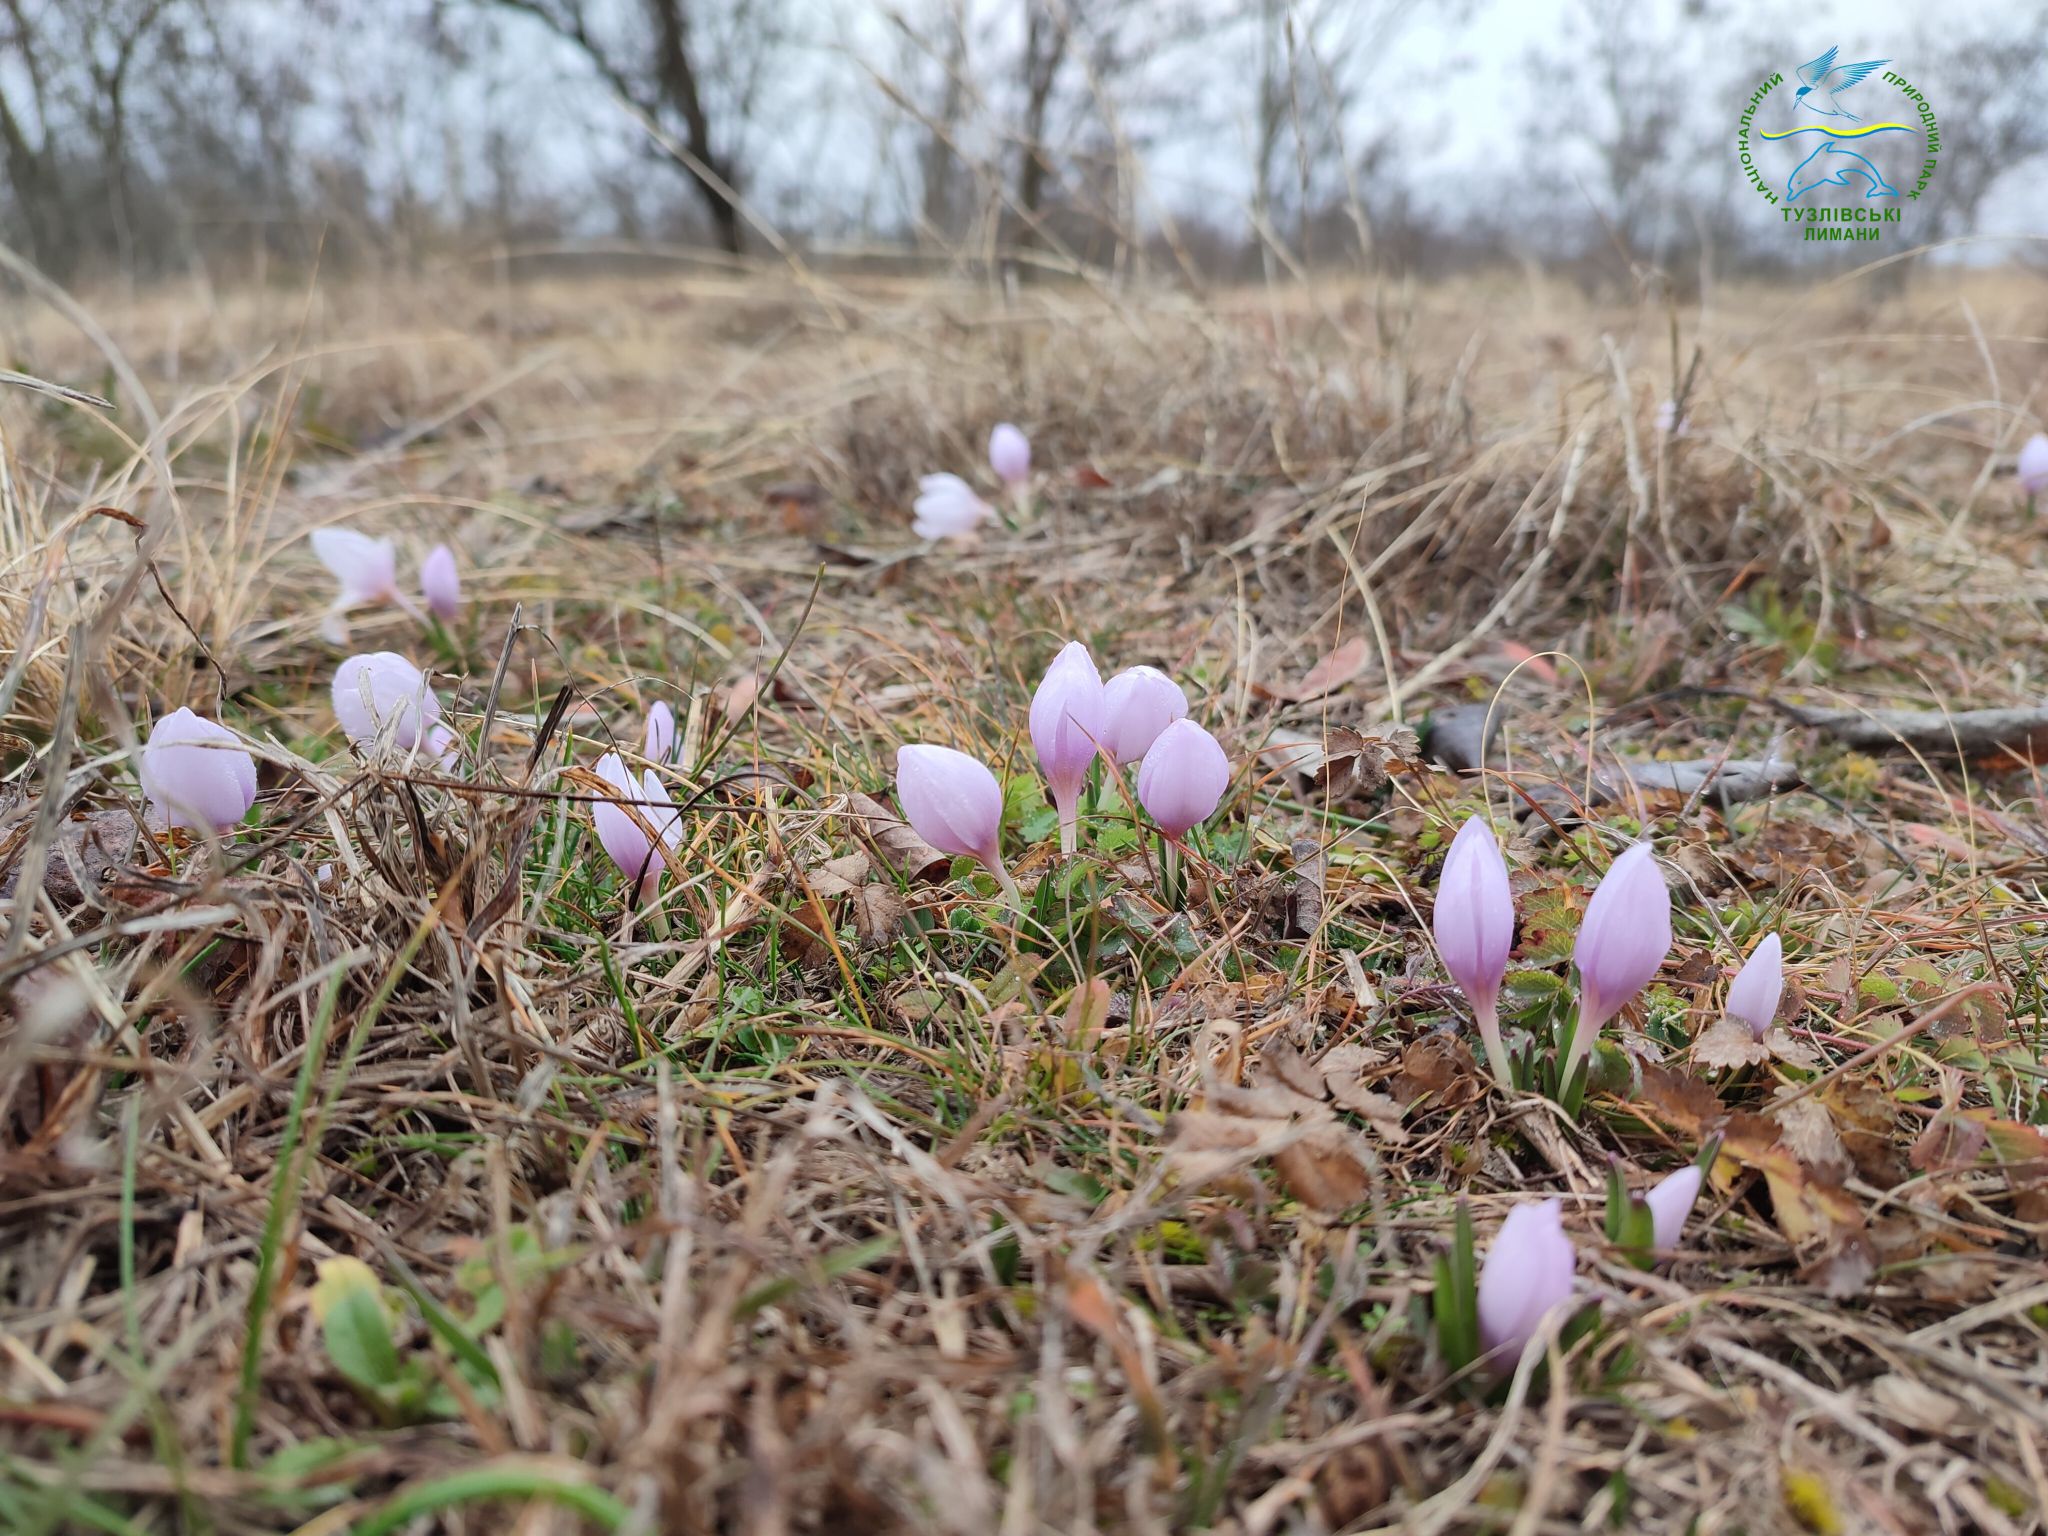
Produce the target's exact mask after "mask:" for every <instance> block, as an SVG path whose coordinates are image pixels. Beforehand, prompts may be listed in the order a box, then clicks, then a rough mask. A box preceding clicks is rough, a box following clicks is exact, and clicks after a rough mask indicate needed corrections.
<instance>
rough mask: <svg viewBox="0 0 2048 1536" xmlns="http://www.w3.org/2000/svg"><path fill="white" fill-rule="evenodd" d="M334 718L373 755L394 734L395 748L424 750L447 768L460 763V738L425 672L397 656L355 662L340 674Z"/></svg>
mask: <svg viewBox="0 0 2048 1536" xmlns="http://www.w3.org/2000/svg"><path fill="white" fill-rule="evenodd" d="M333 697H334V717H335V718H336V719H337V720H339V721H340V722H341V729H342V732H343V734H345V735H346V736H347V737H348V739H349V740H350V741H351V742H353V743H354V744H355V745H356V746H357V747H359V748H362V749H364V750H366V751H367V750H369V749H371V748H373V747H375V746H376V745H377V744H378V743H379V742H380V741H382V740H383V739H384V738H385V734H386V732H389V735H390V740H391V743H392V745H394V746H396V747H397V748H399V750H401V751H405V752H410V751H412V750H413V749H414V748H415V747H418V748H420V749H421V750H422V751H424V752H425V753H426V754H427V755H428V756H430V757H433V758H436V759H438V760H439V761H440V763H441V765H442V766H443V767H450V766H453V764H454V761H455V733H454V732H452V731H450V730H449V729H448V727H447V726H445V725H443V724H442V723H441V701H440V699H438V698H436V697H435V695H434V690H433V689H432V688H430V687H428V686H427V679H426V676H425V674H424V673H422V672H421V671H420V669H419V668H418V667H416V666H414V665H413V664H412V663H411V662H409V661H407V660H406V659H405V658H404V657H403V656H401V655H399V654H398V653H397V652H396V651H369V652H366V653H364V654H363V655H360V656H351V657H349V659H348V660H346V661H344V662H343V663H342V664H341V665H340V666H339V667H337V668H335V670H334V690H333Z"/></svg>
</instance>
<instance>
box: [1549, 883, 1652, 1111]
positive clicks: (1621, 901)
mask: <svg viewBox="0 0 2048 1536" xmlns="http://www.w3.org/2000/svg"><path fill="white" fill-rule="evenodd" d="M1670 952H1671V893H1670V891H1668V890H1667V889H1665V886H1664V874H1663V871H1661V870H1660V869H1658V867H1657V857H1656V855H1655V854H1654V853H1653V852H1651V849H1650V845H1649V844H1648V843H1636V844H1634V845H1632V846H1631V847H1630V848H1629V849H1628V850H1627V851H1626V852H1624V853H1623V854H1622V855H1621V857H1620V858H1618V859H1616V860H1615V861H1614V862H1613V863H1612V864H1611V865H1609V866H1608V869H1607V875H1606V878H1604V879H1603V880H1602V881H1601V882H1600V884H1599V886H1598V887H1597V888H1596V889H1595V890H1594V892H1593V899H1592V900H1591V901H1589V902H1587V903H1586V916H1585V920H1584V921H1583V922H1581V923H1580V924H1579V938H1578V943H1577V944H1576V945H1575V946H1574V947H1573V949H1572V961H1573V963H1574V964H1576V965H1577V966H1578V968H1579V1022H1578V1027H1577V1028H1576V1029H1574V1030H1573V1031H1572V1045H1571V1051H1570V1053H1569V1054H1568V1055H1567V1056H1566V1058H1565V1062H1564V1070H1563V1073H1562V1074H1561V1076H1560V1077H1559V1081H1560V1082H1562V1083H1569V1082H1570V1081H1571V1079H1572V1074H1573V1073H1574V1072H1575V1071H1576V1070H1577V1069H1578V1068H1579V1066H1580V1065H1581V1064H1582V1063H1583V1062H1584V1061H1585V1059H1586V1055H1587V1053H1588V1052H1589V1051H1591V1050H1592V1048H1593V1040H1594V1037H1595V1036H1597V1035H1598V1034H1599V1033H1600V1027H1601V1026H1602V1025H1603V1024H1605V1023H1606V1022H1607V1021H1608V1020H1609V1019H1611V1018H1613V1017H1614V1016H1615V1015H1616V1014H1617V1013H1619V1012H1621V1010H1622V1009H1623V1008H1625V1007H1627V1006H1628V1003H1629V1000H1630V999H1631V998H1633V997H1634V996H1635V995H1636V994H1637V993H1638V992H1640V991H1642V990H1643V988H1644V987H1646V986H1648V985H1649V984H1650V980H1651V978H1652V977H1654V976H1655V975H1656V974H1657V968H1658V967H1659V966H1661V965H1662V964H1663V963H1664V957H1665V956H1666V955H1667V954H1669V953H1670Z"/></svg>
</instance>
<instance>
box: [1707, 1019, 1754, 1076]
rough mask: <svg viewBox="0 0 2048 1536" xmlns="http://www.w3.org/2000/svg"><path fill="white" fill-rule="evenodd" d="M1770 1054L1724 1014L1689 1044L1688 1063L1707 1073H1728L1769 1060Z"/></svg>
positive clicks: (1746, 1026) (1747, 1030)
mask: <svg viewBox="0 0 2048 1536" xmlns="http://www.w3.org/2000/svg"><path fill="white" fill-rule="evenodd" d="M1770 1056H1771V1053H1770V1051H1769V1049H1768V1048H1766V1047H1765V1045H1764V1043H1763V1042H1762V1041H1761V1040H1758V1039H1757V1038H1756V1036H1755V1035H1753V1034H1751V1033H1750V1028H1749V1026H1748V1025H1747V1024H1745V1023H1743V1022H1742V1020H1740V1019H1738V1018H1735V1017H1733V1016H1732V1015H1728V1014H1724V1015H1722V1017H1720V1018H1719V1019H1717V1020H1715V1021H1714V1022H1713V1023H1712V1024H1709V1025H1708V1026H1707V1027H1706V1028H1705V1029H1703V1030H1701V1031H1700V1035H1699V1038H1698V1039H1697V1040H1695V1041H1693V1043H1692V1064H1693V1065H1694V1066H1696V1067H1701V1068H1704V1069H1705V1070H1706V1071H1709V1072H1732V1071H1734V1070H1735V1069H1737V1068H1739V1067H1750V1066H1755V1065H1756V1064H1757V1063H1759V1062H1763V1061H1768V1060H1770Z"/></svg>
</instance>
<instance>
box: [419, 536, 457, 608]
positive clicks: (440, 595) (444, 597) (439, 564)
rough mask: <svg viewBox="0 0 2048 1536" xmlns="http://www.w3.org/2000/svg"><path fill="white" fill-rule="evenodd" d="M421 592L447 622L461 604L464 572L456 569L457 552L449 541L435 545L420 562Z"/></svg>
mask: <svg viewBox="0 0 2048 1536" xmlns="http://www.w3.org/2000/svg"><path fill="white" fill-rule="evenodd" d="M420 594H421V596H423V597H425V598H426V600H427V607H428V608H429V609H431V610H432V611H433V614H434V617H435V618H437V619H440V620H441V621H442V622H444V623H446V622H448V621H449V620H452V619H453V618H454V617H455V612H456V610H457V609H458V608H460V607H461V606H462V574H461V572H459V571H458V570H456V568H455V551H454V550H452V549H450V548H449V547H448V546H447V545H446V544H436V545H435V546H434V547H433V548H432V549H430V550H428V551H427V558H426V559H424V560H422V561H421V562H420Z"/></svg>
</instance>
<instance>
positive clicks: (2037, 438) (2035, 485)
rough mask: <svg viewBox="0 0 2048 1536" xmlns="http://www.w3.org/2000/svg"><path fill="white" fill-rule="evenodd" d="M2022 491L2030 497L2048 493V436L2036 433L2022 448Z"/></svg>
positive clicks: (2020, 467)
mask: <svg viewBox="0 0 2048 1536" xmlns="http://www.w3.org/2000/svg"><path fill="white" fill-rule="evenodd" d="M2019 471H2020V489H2021V490H2023V491H2025V492H2026V493H2027V494H2028V495H2029V496H2038V495H2040V494H2041V492H2043V491H2048V434H2043V433H2040V432H2036V433H2035V434H2034V435H2033V436H2032V437H2030V438H2028V439H2027V440H2026V442H2025V444H2024V445H2022V446H2021V448H2020V462H2019Z"/></svg>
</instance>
